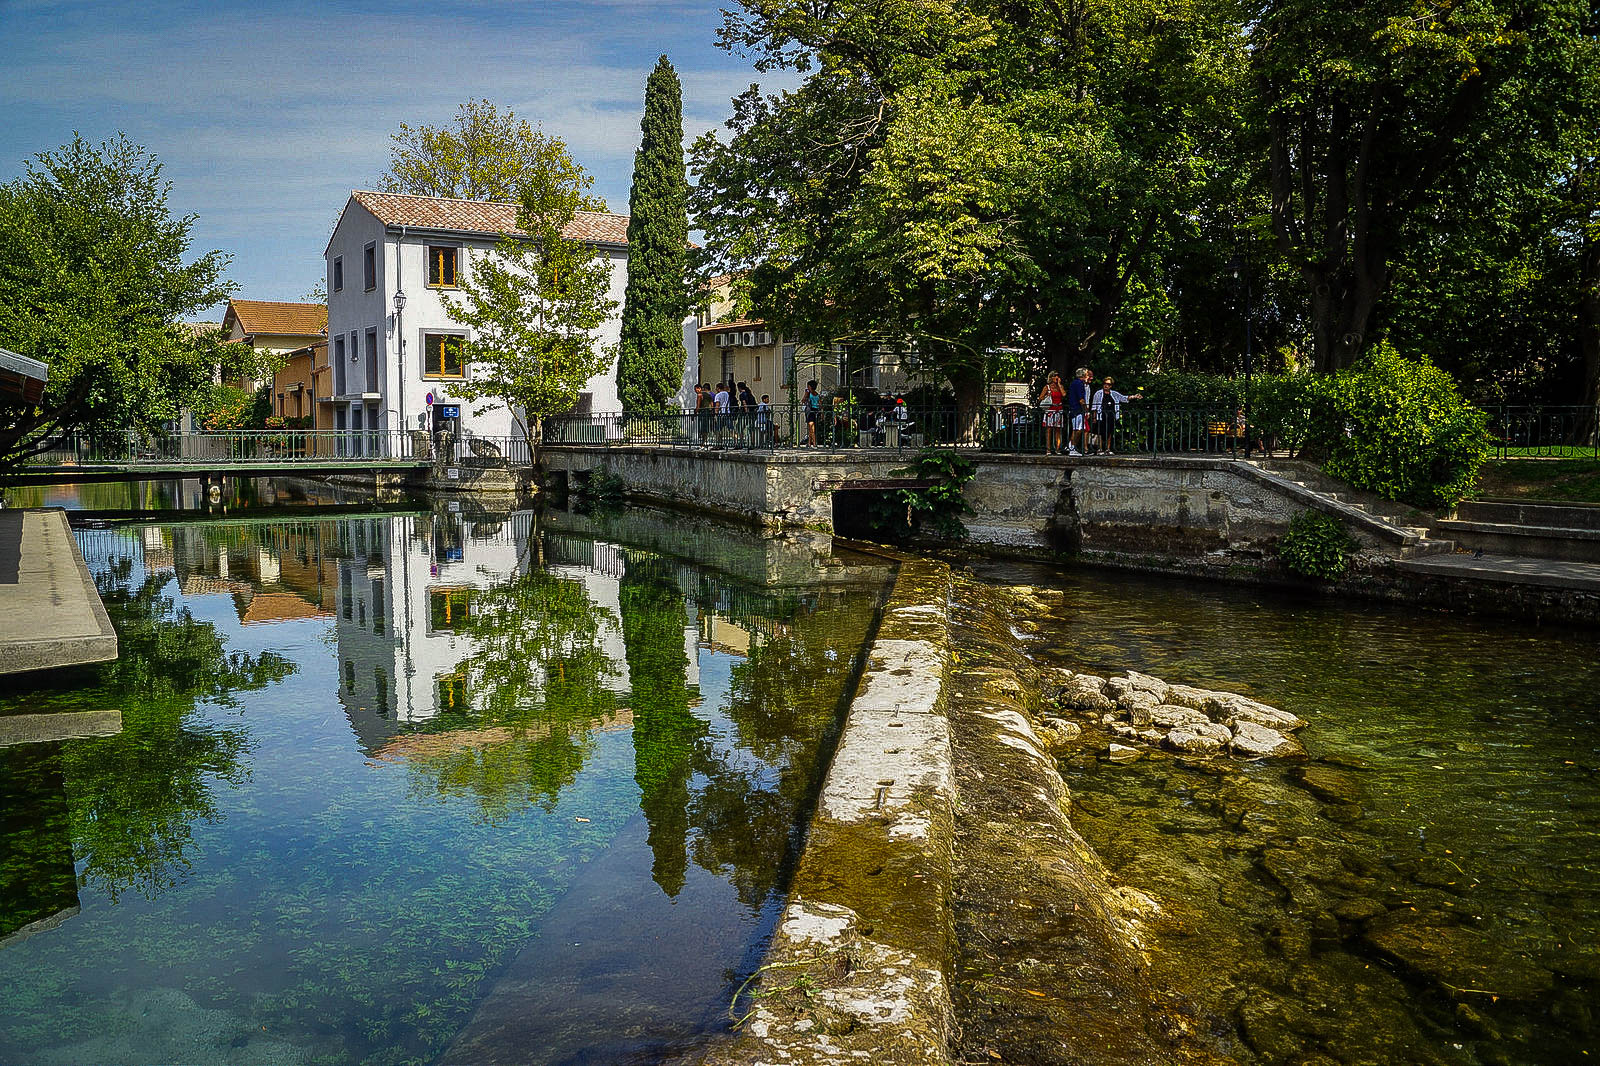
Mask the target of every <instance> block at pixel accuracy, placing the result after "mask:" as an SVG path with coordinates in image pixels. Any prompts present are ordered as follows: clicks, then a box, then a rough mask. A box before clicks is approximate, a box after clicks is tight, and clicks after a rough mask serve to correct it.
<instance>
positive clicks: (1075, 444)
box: [1039, 366, 1144, 455]
mask: <svg viewBox="0 0 1600 1066" xmlns="http://www.w3.org/2000/svg"><path fill="white" fill-rule="evenodd" d="M1142 399H1144V396H1143V394H1141V393H1137V392H1136V393H1134V394H1133V395H1132V396H1128V395H1125V394H1123V393H1120V392H1118V391H1117V390H1116V382H1115V381H1114V380H1113V379H1112V378H1110V377H1107V378H1106V379H1105V380H1104V381H1102V382H1101V383H1100V391H1098V392H1096V391H1094V372H1093V371H1091V370H1090V369H1089V368H1088V367H1086V366H1080V367H1079V368H1078V372H1077V373H1076V374H1075V375H1073V378H1072V384H1071V385H1069V386H1067V387H1066V388H1062V385H1061V374H1060V372H1059V371H1055V370H1052V371H1050V377H1049V379H1048V380H1047V381H1046V382H1045V386H1044V389H1043V391H1041V392H1040V393H1039V403H1040V405H1041V406H1042V407H1043V408H1044V429H1045V451H1046V452H1048V453H1049V454H1051V455H1090V454H1094V453H1095V452H1096V451H1098V452H1099V453H1100V454H1103V455H1115V454H1116V447H1117V423H1118V422H1119V421H1121V419H1122V405H1123V404H1125V403H1128V402H1129V401H1132V400H1142ZM1069 419H1070V423H1069ZM1069 424H1070V426H1071V436H1070V437H1069V436H1068V435H1067V432H1068V431H1067V426H1068V425H1069Z"/></svg>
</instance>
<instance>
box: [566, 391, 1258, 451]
mask: <svg viewBox="0 0 1600 1066" xmlns="http://www.w3.org/2000/svg"><path fill="white" fill-rule="evenodd" d="M544 440H545V442H546V443H549V444H603V445H616V446H621V445H650V446H654V447H671V448H720V449H726V450H773V449H790V448H806V447H818V448H828V449H834V450H841V449H874V450H878V449H888V450H892V451H906V450H910V451H916V450H917V449H920V448H923V447H927V446H930V445H935V446H939V447H947V448H971V449H974V450H980V451H989V452H1005V453H1012V454H1028V453H1038V454H1044V453H1048V452H1066V451H1067V450H1068V449H1069V448H1073V449H1076V450H1079V451H1082V452H1086V453H1090V454H1102V453H1113V454H1115V453H1123V454H1139V453H1146V454H1160V453H1168V452H1210V453H1217V452H1226V453H1232V454H1240V453H1244V452H1247V451H1248V452H1251V453H1254V452H1255V451H1258V450H1262V449H1263V446H1264V444H1265V443H1266V442H1264V441H1263V440H1262V436H1261V434H1260V433H1259V432H1257V431H1255V430H1254V429H1252V428H1251V427H1249V426H1245V425H1240V424H1239V422H1238V421H1237V420H1236V418H1235V414H1234V412H1233V411H1229V410H1227V409H1224V408H1221V407H1215V408H1211V407H1173V406H1161V405H1157V404H1146V403H1143V402H1141V401H1130V402H1128V403H1125V404H1123V405H1122V407H1121V410H1120V412H1119V413H1118V414H1117V416H1116V417H1114V418H1100V417H1091V418H1088V419H1086V420H1083V421H1079V422H1078V423H1077V424H1076V428H1075V425H1074V421H1073V419H1072V418H1071V417H1070V416H1068V415H1067V414H1066V413H1065V412H1052V411H1049V410H1046V409H1043V408H1038V407H1026V406H1023V405H1020V404H1013V405H1010V406H1005V407H993V406H991V407H982V408H978V409H976V410H973V411H969V412H967V413H965V414H963V413H962V412H960V411H958V410H957V409H956V408H953V407H929V408H918V407H910V406H907V405H904V404H901V405H896V406H894V407H888V406H883V405H878V404H872V405H868V404H850V403H845V402H842V401H839V402H824V403H822V404H821V405H819V406H818V407H816V408H809V409H808V408H807V407H805V406H803V405H800V404H778V405H773V406H771V407H770V408H735V409H734V410H732V411H728V412H717V411H710V410H702V411H678V412H668V413H665V414H632V413H614V414H588V415H566V416H558V417H555V418H549V419H546V420H545V423H544Z"/></svg>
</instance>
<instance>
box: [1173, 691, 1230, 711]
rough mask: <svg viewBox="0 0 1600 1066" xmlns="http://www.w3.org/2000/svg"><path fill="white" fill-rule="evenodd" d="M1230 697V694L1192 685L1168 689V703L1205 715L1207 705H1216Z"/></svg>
mask: <svg viewBox="0 0 1600 1066" xmlns="http://www.w3.org/2000/svg"><path fill="white" fill-rule="evenodd" d="M1228 695H1230V693H1227V692H1213V691H1212V690H1211V689H1208V688H1195V687H1194V686H1192V685H1170V686H1168V688H1167V699H1166V702H1167V703H1170V704H1174V705H1176V706H1179V707H1188V708H1189V709H1190V710H1194V711H1199V712H1201V713H1202V714H1205V713H1206V707H1207V705H1215V704H1217V703H1219V702H1220V701H1221V700H1222V699H1223V698H1225V697H1227V696H1228Z"/></svg>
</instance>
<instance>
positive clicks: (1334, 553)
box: [1278, 511, 1356, 581]
mask: <svg viewBox="0 0 1600 1066" xmlns="http://www.w3.org/2000/svg"><path fill="white" fill-rule="evenodd" d="M1355 550H1356V542H1355V541H1354V540H1352V539H1351V537H1350V534H1349V533H1347V532H1345V528H1344V526H1343V525H1341V524H1340V523H1339V522H1338V520H1337V519H1334V518H1331V517H1329V516H1328V515H1325V514H1322V513H1320V512H1317V511H1301V512H1300V513H1299V514H1297V515H1295V516H1294V518H1293V519H1291V520H1290V522H1289V530H1288V532H1286V533H1285V534H1284V535H1283V536H1282V537H1281V538H1279V540H1278V558H1279V559H1281V560H1283V565H1284V566H1287V567H1288V568H1289V569H1290V570H1293V571H1294V572H1295V573H1297V574H1304V575H1305V576H1306V577H1314V578H1319V579H1321V580H1323V581H1337V580H1338V579H1339V578H1341V577H1343V576H1344V572H1345V571H1346V570H1348V569H1349V567H1350V557H1351V556H1352V555H1354V554H1355Z"/></svg>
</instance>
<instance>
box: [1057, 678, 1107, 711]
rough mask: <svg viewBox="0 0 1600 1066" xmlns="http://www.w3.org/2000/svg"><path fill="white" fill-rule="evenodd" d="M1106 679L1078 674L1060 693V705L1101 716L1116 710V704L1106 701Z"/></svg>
mask: <svg viewBox="0 0 1600 1066" xmlns="http://www.w3.org/2000/svg"><path fill="white" fill-rule="evenodd" d="M1105 685H1106V679H1105V678H1103V677H1095V676H1094V675H1093V674H1078V675H1076V676H1074V677H1073V679H1072V680H1071V681H1069V682H1067V684H1066V687H1065V688H1064V689H1063V690H1062V693H1061V705H1062V706H1063V707H1072V708H1074V709H1076V710H1080V711H1096V712H1099V713H1101V714H1104V713H1107V712H1109V711H1114V710H1116V704H1114V703H1112V702H1111V701H1110V700H1108V699H1106V696H1105V691H1104V690H1105Z"/></svg>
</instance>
